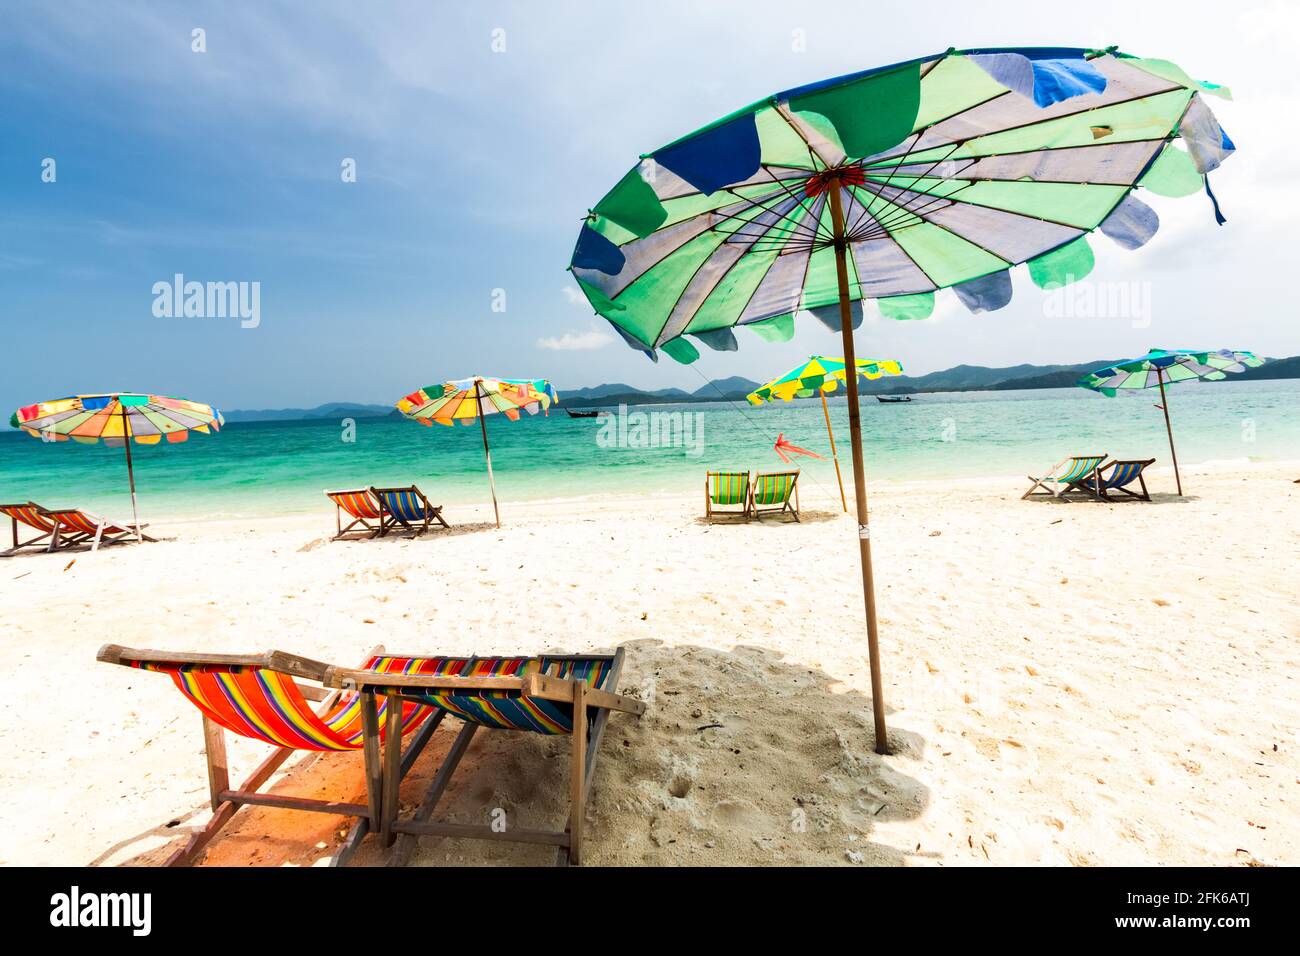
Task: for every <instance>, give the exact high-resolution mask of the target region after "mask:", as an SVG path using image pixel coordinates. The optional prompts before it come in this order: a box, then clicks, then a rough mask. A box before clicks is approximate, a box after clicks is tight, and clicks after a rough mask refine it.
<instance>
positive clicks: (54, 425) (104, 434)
mask: <svg viewBox="0 0 1300 956" xmlns="http://www.w3.org/2000/svg"><path fill="white" fill-rule="evenodd" d="M225 423H226V420H225V419H224V418H223V417H222V416H221V412H219V411H217V409H215V408H213V407H212V406H211V405H204V404H203V403H201V402H191V401H190V400H189V399H186V398H169V397H168V396H166V395H149V394H147V393H143V392H105V393H102V394H97V395H70V396H68V397H67V398H56V399H54V400H53V401H50V402H37V403H36V404H35V405H24V406H23V407H22V408H20V409H18V411H16V412H14V413H13V415H11V416H10V418H9V424H10V425H11V426H13V427H14V428H21V429H22V430H23V431H25V432H26V433H27V434H29V435H31V436H32V437H34V438H40V439H42V440H43V441H48V442H65V441H73V442H76V443H78V444H81V445H94V444H97V443H99V442H101V441H102V442H103V443H104V444H106V445H109V446H113V447H116V446H118V445H120V446H122V447H123V448H125V449H126V475H127V480H128V481H129V483H130V486H131V516H132V518H133V519H134V521H135V534H136V537H137V538H139V539H142V538H143V535H142V534H141V532H140V512H139V509H138V508H137V507H136V501H135V468H134V466H133V465H132V463H131V442H130V441H128V440H127V439H128V438H130V439H134V440H135V441H136V442H138V443H139V444H141V445H157V444H159V443H161V442H162V441H163V440H164V439H165V440H166V441H167V442H168V443H170V444H175V443H177V442H183V441H186V440H187V439H188V438H189V437H190V432H192V431H196V432H203V433H204V434H206V433H208V432H214V431H219V430H220V429H221V426H222V425H224V424H225Z"/></svg>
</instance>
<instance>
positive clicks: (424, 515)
mask: <svg viewBox="0 0 1300 956" xmlns="http://www.w3.org/2000/svg"><path fill="white" fill-rule="evenodd" d="M370 491H371V493H372V494H374V496H375V500H376V501H378V502H379V511H380V517H379V536H380V537H381V538H382V537H383V536H384V535H386V534H388V533H389V532H390V531H392V530H393V529H395V528H399V527H400V528H402V529H404V530H406V531H409V532H411V533H412V534H424V533H425V532H426V531H428V530H429V524H430V523H431V522H433V521H436V522H438V524H440V525H442V526H443V527H444V528H449V527H451V525H449V524H447V522H446V520H445V519H444V518H443V517H442V506H441V505H439V506H437V507H436V508H435V507H434V506H433V505H431V504H429V499H428V498H426V497H425V496H424V492H422V491H421V490H420V489H419V488H417V487H416V486H415V485H411V486H409V487H407V488H371V489H370Z"/></svg>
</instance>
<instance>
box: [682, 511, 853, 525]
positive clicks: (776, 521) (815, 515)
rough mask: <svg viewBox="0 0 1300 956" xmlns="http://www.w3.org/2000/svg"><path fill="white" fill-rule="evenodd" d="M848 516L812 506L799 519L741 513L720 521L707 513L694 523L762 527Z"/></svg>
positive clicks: (806, 522)
mask: <svg viewBox="0 0 1300 956" xmlns="http://www.w3.org/2000/svg"><path fill="white" fill-rule="evenodd" d="M845 517H847V516H846V515H845V514H844V512H842V511H821V510H814V509H812V508H805V509H803V510H802V511H800V512H799V520H798V521H795V520H794V519H793V518H791V517H789V516H778V515H764V516H763V517H762V518H748V519H745V520H740V517H739V515H737V516H736V517H735V518H731V519H730V520H727V518H725V517H724V518H723V520H720V521H710V520H709V518H708V516H707V515H696V516H695V521H694V523H695V524H696V525H698V526H699V527H701V528H727V527H732V526H737V527H745V526H753V525H760V526H762V527H774V526H776V525H784V524H821V523H823V522H826V521H838V520H840V519H841V518H845Z"/></svg>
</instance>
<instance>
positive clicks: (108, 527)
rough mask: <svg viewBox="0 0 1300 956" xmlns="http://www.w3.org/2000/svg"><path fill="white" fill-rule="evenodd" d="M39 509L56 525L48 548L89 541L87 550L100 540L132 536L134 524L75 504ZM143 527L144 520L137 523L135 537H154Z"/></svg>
mask: <svg viewBox="0 0 1300 956" xmlns="http://www.w3.org/2000/svg"><path fill="white" fill-rule="evenodd" d="M42 513H43V514H44V515H45V516H46V517H47V518H51V519H53V520H54V522H55V523H56V524H57V525H58V527H57V528H56V529H55V531H54V547H53V548H51V549H50V550H56V549H58V548H64V547H72V546H75V545H78V544H85V543H86V542H87V541H89V542H90V550H91V551H98V550H99V546H100V545H102V544H127V543H129V542H131V541H135V540H136V529H135V528H133V527H129V526H125V525H121V524H117V523H116V522H113V521H109V520H108V519H107V518H101V517H100V516H99V515H94V514H91V513H90V512H89V511H82V510H80V509H79V508H64V509H61V510H59V511H44V512H42ZM147 527H149V526H148V525H147V524H142V525H140V538H139V540H141V541H154V540H155V539H154V538H151V537H149V536H148V535H147V534H145V533H144V529H145V528H147Z"/></svg>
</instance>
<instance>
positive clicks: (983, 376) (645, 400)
mask: <svg viewBox="0 0 1300 956" xmlns="http://www.w3.org/2000/svg"><path fill="white" fill-rule="evenodd" d="M1116 361H1118V359H1102V360H1100V361H1097V362H1081V363H1077V364H1074V365H1012V366H1008V367H1006V368H986V367H985V366H982V365H957V366H954V367H953V368H948V369H944V370H943V371H940V372H930V373H929V374H927V375H915V376H913V375H893V376H889V377H887V378H880V379H876V380H875V381H872V382H863V383H862V384H861V390H862V394H864V395H916V394H922V393H925V392H979V391H1003V390H1011V389H1037V388H1069V387H1071V386H1073V385H1074V383H1075V382H1077V381H1078V380H1079V377H1080V376H1081V375H1083V374H1084V373H1085V372H1089V371H1091V370H1092V369H1095V368H1102V367H1103V366H1106V365H1113V364H1114V363H1115V362H1116ZM1231 378H1232V380H1233V381H1235V382H1243V381H1252V380H1256V381H1258V380H1262V379H1278V378H1300V356H1292V357H1291V358H1283V359H1269V360H1268V361H1266V362H1265V363H1264V364H1263V365H1261V366H1260V367H1259V368H1248V369H1246V370H1245V371H1244V372H1240V373H1238V374H1236V375H1233V376H1231ZM760 384H761V383H760V382H754V381H751V380H749V379H747V378H743V377H741V376H739V375H733V376H731V377H729V378H720V379H714V380H713V381H710V382H707V383H706V384H704V385H702V386H701V387H699V388H697V389H695V391H693V392H688V391H686V390H685V389H681V388H660V389H640V388H636V387H634V386H632V385H627V384H624V383H622V382H614V383H608V384H605V385H592V386H588V387H586V388H568V389H566V388H563V387H560V386H557V388H558V389H559V393H560V403H561V407H563V406H570V407H578V408H608V407H614V406H618V405H676V404H684V403H689V402H721V401H730V402H743V401H745V396H746V395H748V394H749V393H750V392H752V391H753V390H754V389H756V388H758V386H759V385H760ZM400 414H401V413H400V412H398V411H397V409H396V408H394V407H393V406H392V405H366V404H359V403H355V402H330V403H328V404H326V405H318V406H316V407H315V408H277V409H232V410H230V411H227V412H225V416H226V421H228V422H270V421H293V420H302V419H308V420H310V419H314V418H386V417H389V416H396V415H400Z"/></svg>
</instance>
